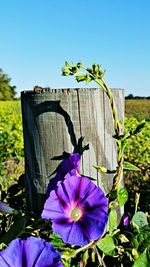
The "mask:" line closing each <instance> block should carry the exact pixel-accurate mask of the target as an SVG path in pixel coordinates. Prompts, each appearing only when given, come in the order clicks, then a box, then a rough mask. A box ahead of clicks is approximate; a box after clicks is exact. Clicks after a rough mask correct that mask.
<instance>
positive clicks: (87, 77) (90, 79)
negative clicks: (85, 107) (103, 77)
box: [85, 75, 92, 83]
mask: <svg viewBox="0 0 150 267" xmlns="http://www.w3.org/2000/svg"><path fill="white" fill-rule="evenodd" d="M85 81H86V83H90V82H91V81H92V77H91V76H90V75H86V77H85Z"/></svg>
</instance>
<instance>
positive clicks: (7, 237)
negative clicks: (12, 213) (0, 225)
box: [0, 217, 26, 245]
mask: <svg viewBox="0 0 150 267" xmlns="http://www.w3.org/2000/svg"><path fill="white" fill-rule="evenodd" d="M25 225H26V218H24V217H18V218H16V220H15V222H14V224H13V225H12V226H11V228H10V229H9V230H8V232H6V233H5V234H4V235H2V236H1V238H0V243H1V242H2V243H5V244H6V245H7V244H9V243H10V242H11V241H12V240H13V239H15V238H17V237H18V236H20V234H21V233H22V232H23V231H24V230H25Z"/></svg>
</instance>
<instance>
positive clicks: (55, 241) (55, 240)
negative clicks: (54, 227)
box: [50, 233, 65, 247]
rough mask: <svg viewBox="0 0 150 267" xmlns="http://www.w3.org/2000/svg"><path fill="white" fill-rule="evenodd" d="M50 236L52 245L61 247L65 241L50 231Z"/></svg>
mask: <svg viewBox="0 0 150 267" xmlns="http://www.w3.org/2000/svg"><path fill="white" fill-rule="evenodd" d="M50 238H51V239H52V240H51V244H52V245H53V246H54V247H63V246H65V243H64V242H63V241H62V239H61V238H60V237H59V236H58V235H57V234H55V233H52V234H51V235H50Z"/></svg>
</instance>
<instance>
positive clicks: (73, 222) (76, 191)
mask: <svg viewBox="0 0 150 267" xmlns="http://www.w3.org/2000/svg"><path fill="white" fill-rule="evenodd" d="M42 218H43V219H47V220H49V219H51V220H52V228H53V231H54V232H55V233H57V234H58V235H60V237H61V238H62V239H63V241H64V242H66V243H69V244H74V245H79V246H82V245H86V244H88V243H89V241H90V240H97V239H98V238H99V237H100V236H101V235H102V234H103V232H104V230H105V226H106V223H107V220H108V199H107V198H106V197H105V195H104V192H103V191H102V189H101V188H99V187H97V186H96V185H95V184H94V183H93V182H91V181H90V180H89V179H88V178H87V177H81V176H77V175H72V176H71V175H70V174H67V175H66V176H65V179H64V181H61V182H58V184H57V186H56V188H55V190H53V191H51V193H50V196H49V198H48V199H47V200H46V202H45V205H44V210H43V212H42Z"/></svg>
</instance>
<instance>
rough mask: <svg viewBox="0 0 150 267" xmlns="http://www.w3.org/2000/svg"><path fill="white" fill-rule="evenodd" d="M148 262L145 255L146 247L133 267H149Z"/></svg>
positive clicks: (149, 263)
mask: <svg viewBox="0 0 150 267" xmlns="http://www.w3.org/2000/svg"><path fill="white" fill-rule="evenodd" d="M149 266H150V262H149V259H148V255H147V249H145V250H144V252H143V253H142V254H140V256H139V257H138V258H137V259H136V261H135V262H134V265H133V267H149Z"/></svg>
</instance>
